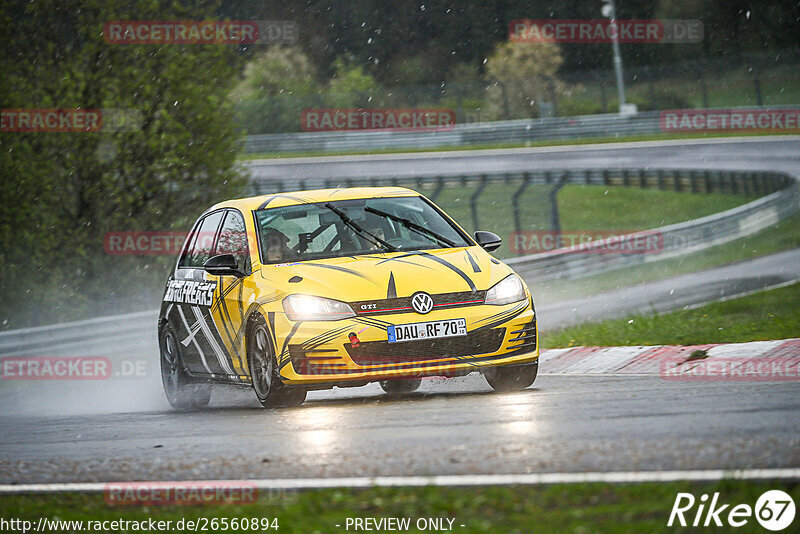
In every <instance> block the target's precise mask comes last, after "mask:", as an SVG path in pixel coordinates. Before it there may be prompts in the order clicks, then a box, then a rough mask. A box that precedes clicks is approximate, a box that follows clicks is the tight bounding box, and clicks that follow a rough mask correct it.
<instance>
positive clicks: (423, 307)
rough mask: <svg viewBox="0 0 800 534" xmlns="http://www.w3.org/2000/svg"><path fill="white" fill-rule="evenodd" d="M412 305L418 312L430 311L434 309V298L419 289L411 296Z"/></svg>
mask: <svg viewBox="0 0 800 534" xmlns="http://www.w3.org/2000/svg"><path fill="white" fill-rule="evenodd" d="M411 307H412V308H414V311H415V312H417V313H422V314H425V313H428V312H429V311H431V310H432V309H433V299H432V298H431V296H430V295H428V294H427V293H425V292H424V291H418V292H417V293H414V294H413V295H412V296H411Z"/></svg>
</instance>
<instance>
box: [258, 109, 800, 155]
mask: <svg viewBox="0 0 800 534" xmlns="http://www.w3.org/2000/svg"><path fill="white" fill-rule="evenodd" d="M773 108H774V106H773ZM780 108H781V109H800V106H780ZM727 109H736V108H727ZM739 109H765V110H766V109H770V108H769V107H763V108H757V107H753V106H751V107H747V108H739ZM660 115H661V112H660V111H646V112H641V113H636V114H633V115H619V114H616V113H609V114H602V115H579V116H574V117H548V118H541V119H520V120H511V121H498V122H478V123H472V124H457V125H456V126H454V127H453V128H452V129H448V130H439V131H427V132H426V131H414V132H409V131H395V130H371V131H335V132H304V133H284V134H263V135H250V136H247V137H246V138H245V141H244V151H245V152H246V153H248V154H257V153H274V152H344V151H352V150H380V149H407V148H436V147H444V146H468V145H482V144H496V143H525V142H528V141H530V142H535V141H544V140H558V139H578V138H593V137H626V136H632V135H649V134H657V133H662V130H661V126H660V124H659V118H660Z"/></svg>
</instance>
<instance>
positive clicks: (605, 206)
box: [422, 184, 752, 258]
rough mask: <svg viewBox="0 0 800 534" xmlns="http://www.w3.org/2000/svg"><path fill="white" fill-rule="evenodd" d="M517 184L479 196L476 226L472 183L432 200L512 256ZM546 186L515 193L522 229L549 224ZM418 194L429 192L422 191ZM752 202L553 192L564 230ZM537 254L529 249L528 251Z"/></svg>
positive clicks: (619, 190) (650, 223)
mask: <svg viewBox="0 0 800 534" xmlns="http://www.w3.org/2000/svg"><path fill="white" fill-rule="evenodd" d="M518 187H519V185H516V184H511V185H506V184H492V185H489V186H487V187H486V188H485V189H484V190H483V192H482V193H481V195H480V197H479V202H478V210H477V211H478V226H479V228H473V226H474V225H473V222H472V212H471V210H470V201H469V199H470V196H471V195H472V194H473V192H475V190H476V188H477V186H475V185H470V186H466V187H461V186H456V185H453V186H450V187H445V189H444V190H443V191H442V192H441V194H440V195H439V196H438V197H437V198H436V203H437V204H438V205H439V206H440V207H441V208H442V209H443V210H445V211H446V212H447V213H448V214H449V215H450V216H451V217H453V218H454V219H455V220H456V221H457V222H458V223H459V224H460V225H462V226H463V227H464V228H465V229H466V230H467V231H469V232H472V231H474V230H476V229H479V230H489V231H492V232H494V233H496V234H498V235H499V236H500V237H502V238H503V245H502V246H501V247H500V248H499V249H498V250H497V252H496V253H495V256H497V257H498V258H508V257H512V256H513V254H512V252H511V249H510V248H509V247H510V241H511V234H512V232H513V231H514V218H513V215H512V213H513V211H512V198H513V196H514V194H515V191H516V190H517V189H518ZM549 191H550V187H549V186H531V187H529V188H528V189H526V190H525V192H524V193H523V194H522V196H521V197H520V202H519V207H520V221H521V222H522V230H523V231H527V230H540V229H542V228H550V226H549V218H550V202H549V200H548V192H549ZM422 192H423V193H426V194H427V193H430V192H431V190H428V189H422ZM748 200H752V199H750V198H748V197H745V196H741V195H727V194H721V193H720V194H717V193H715V194H692V193H676V192H674V191H658V190H653V189H638V188H635V187H601V186H594V185H588V186H581V185H567V186H564V188H562V189H561V191H560V192H559V194H558V210H559V214H560V220H561V228H562V230H564V231H581V230H589V231H612V232H619V231H623V232H624V231H634V230H645V229H649V228H656V227H658V226H663V225H665V224H672V223H677V222H683V221H688V220H691V219H696V218H698V217H703V216H705V215H711V214H713V213H718V212H720V211H724V210H727V209H730V208H733V207H736V206H739V205H741V204H744V203H746V202H747V201H748ZM535 252H542V250H530V251H529V253H531V254H532V253H535Z"/></svg>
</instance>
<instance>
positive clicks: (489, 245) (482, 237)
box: [475, 230, 503, 252]
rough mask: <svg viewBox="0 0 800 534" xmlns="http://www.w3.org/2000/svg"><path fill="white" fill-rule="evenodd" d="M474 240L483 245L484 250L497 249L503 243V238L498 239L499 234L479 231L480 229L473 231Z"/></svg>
mask: <svg viewBox="0 0 800 534" xmlns="http://www.w3.org/2000/svg"><path fill="white" fill-rule="evenodd" d="M475 241H476V242H477V243H478V244H479V245H480V246H481V247H483V249H484V250H486V252H491V251H493V250H497V249H498V248H500V245H502V244H503V240H502V239H500V236H499V235H497V234H495V233H492V232H481V231H480V230H479V231H477V232H475Z"/></svg>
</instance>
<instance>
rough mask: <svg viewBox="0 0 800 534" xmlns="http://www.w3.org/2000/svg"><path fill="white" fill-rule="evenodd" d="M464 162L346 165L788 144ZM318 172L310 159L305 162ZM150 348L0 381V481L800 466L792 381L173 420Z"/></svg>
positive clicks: (614, 159)
mask: <svg viewBox="0 0 800 534" xmlns="http://www.w3.org/2000/svg"><path fill="white" fill-rule="evenodd" d="M474 157H475V156H470V155H464V154H460V155H459V154H456V155H447V156H446V157H443V158H437V157H436V156H424V157H420V158H417V160H419V161H417V160H415V161H414V162H413V163H410V164H408V163H403V162H402V161H401V162H399V163H398V161H397V160H392V161H386V162H383V163H376V162H374V161H368V162H360V163H359V162H357V163H353V162H348V163H347V165H350V168H349V170H348V171H347V172H350V173H353V172H355V171H356V170H358V169H357V167H358V166H362V165H367V166H368V167H371V168H372V169H373V170H374V171H375V172H371V173H370V175H373V176H374V175H376V172H378V171H380V169H381V168H385V169H389V171H387V172H400V170H403V169H409V165H410V166H411V167H412V168H416V167H415V166H416V165H425V168H426V169H430V172H432V173H438V172H442V171H441V169H438V168H437V165H447V166H452V165H456V166H457V167H458V166H460V168H462V169H463V168H465V167H469V168H470V170H472V171H476V172H477V171H479V170H484V169H485V165H490V166H491V165H494V166H505V167H504V168H510V167H516V166H518V165H527V166H534V165H535V166H547V165H552V166H555V167H563V166H573V167H579V166H582V165H583V164H585V166H587V167H589V166H590V167H599V166H609V165H612V166H613V165H615V164H616V165H620V166H641V165H652V166H665V167H666V166H687V167H702V166H706V165H707V166H709V167H710V168H739V169H756V168H772V169H776V170H785V171H789V172H792V173H794V174H797V172H798V169H799V168H800V141H798V140H797V139H793V140H781V141H763V140H759V141H748V142H742V143H733V144H731V143H725V144H720V145H716V144H713V145H711V144H699V143H698V144H695V145H691V146H688V147H687V146H683V147H680V148H678V147H675V146H659V147H655V148H652V147H651V148H619V149H610V148H609V149H607V148H603V149H592V150H583V149H581V150H578V151H570V150H569V149H566V148H559V149H557V150H555V149H554V150H548V151H541V153H537V152H536V151H533V150H532V151H529V153H524V154H521V155H520V156H515V155H510V156H508V157H506V156H501V155H498V154H493V155H485V156H479V160H475V159H466V158H474ZM383 158H384V159H385V158H386V157H383ZM362 159H367V160H368V158H365V157H362ZM444 160H446V162H445V163H441V164H437V163H436V162H437V161H444ZM281 165H285V164H281ZM302 165H305V164H302ZM302 165H301V166H300V167H297V169H301V168H304V167H302ZM352 165H356V167H353V166H352ZM478 167H480V168H478ZM325 168H328V167H326V166H321V165H319V164H318V163H315V164H314V168H312V169H310V170H308V169H306V171H304V172H322V171H323V170H324V169H325ZM329 168H330V171H329V172H339V168H338V167H337V165H331V166H330V167H329ZM264 169H265V168H264V167H259V171H257V172H261V171H264ZM268 170H269V172H273V171H274V169H271V170H270V169H268ZM284 170H285V168H284ZM417 170H419V169H417ZM264 172H267V171H264ZM292 172H294V171H292ZM298 172H299V171H298ZM799 270H800V252H797V251H794V252H787V253H783V254H779V255H773V256H770V257H768V258H763V259H760V260H753V262H749V263H740V264H736V265H733V266H728V267H726V268H725V269H721V270H712V271H706V272H704V273H696V274H692V275H683V276H680V277H676V278H674V279H671V280H668V281H659V282H652V283H649V284H644V285H642V286H638V287H637V288H635V289H621V290H617V291H616V292H607V293H605V294H604V295H601V296H596V297H591V298H588V299H581V300H579V301H571V302H560V303H559V302H551V303H541V302H540V303H538V310H539V317H540V321H541V323H542V324H543V325H546V326H548V327H552V326H555V325H560V324H568V323H570V322H574V321H575V320H576V317H580V318H582V319H586V318H592V319H598V318H601V317H610V316H615V315H620V314H626V313H632V312H647V311H649V310H652V309H671V308H675V307H681V306H685V305H689V304H693V303H697V302H702V301H704V300H709V299H712V298H719V297H721V296H724V295H730V294H736V293H741V292H742V291H746V290H748V289H755V288H757V287H763V286H767V285H773V284H774V283H780V282H781V281H785V280H790V279H797V278H798V277H800V273H799V272H798V271H799ZM687 327H688V328H691V325H687ZM150 345H154V343H151V342H150V341H147V340H145V341H143V342H142V344H141V345H137V347H139V348H136V349H130V350H127V349H126V348H125V347H113V348H111V347H110V348H109V351H121V352H125V355H127V356H129V357H136V358H142V359H145V360H147V361H148V362H149V366H148V375H147V376H146V377H143V378H139V379H129V380H111V381H106V382H105V383H102V384H101V383H91V384H90V383H85V382H84V383H75V382H73V383H69V384H64V383H53V382H49V383H42V382H26V383H13V384H11V383H9V382H7V381H6V382H4V383H3V384H0V388H2V391H0V406H1V407H2V410H0V428H2V429H3V430H4V431H3V432H2V433H0V483H13V482H17V483H22V482H56V481H105V480H170V479H198V478H224V479H234V478H273V477H274V478H290V477H317V476H323V477H325V476H353V475H422V474H425V475H434V474H474V473H527V472H553V471H567V472H568V471H615V470H638V469H641V470H660V469H700V468H756V467H796V466H799V465H800V431H798V428H800V383H798V382H769V383H768V382H738V383H733V382H704V383H698V382H675V381H665V380H662V379H660V378H658V377H617V376H610V375H609V376H594V377H579V376H546V375H545V376H540V378H539V379H538V380H537V382H536V383H535V384H534V386H533V387H532V388H530V389H528V390H526V391H523V392H518V393H510V394H493V393H490V392H489V391H490V390H489V387H488V386H487V385H486V383H485V382H484V381H483V379H482V377H480V376H478V375H470V376H467V377H462V378H456V379H450V380H440V379H429V380H426V381H425V382H424V384H423V388H422V390H421V391H420V392H418V393H416V394H413V395H410V396H407V397H404V398H401V399H387V398H386V397H384V396H383V395H382V394H381V392H380V389H379V388H378V387H377V385H375V384H371V385H369V386H366V387H364V388H357V389H337V390H333V391H330V392H328V391H325V392H313V393H311V394H310V395H309V400H308V401H307V403H306V404H305V405H303V406H302V407H299V408H293V409H284V410H274V411H265V410H263V409H261V408H260V407H258V405H257V403H256V402H255V400H254V398H253V396H252V393H251V392H250V391H246V390H242V391H238V390H231V391H225V392H224V394H222V393H221V394H219V395H216V397H215V399H214V401H213V404H212V408H211V409H208V410H204V411H201V412H195V413H174V412H170V411H169V410H168V409H167V408H166V402H165V401H164V399H163V396H162V394H161V391H160V385H159V379H158V375H157V372H155V371H157V368H156V365H155V363H154V362H156V361H157V354H155V353H154V352H155V351H154V350H146V349H145V350H143V349H141V347H147V346H150ZM130 351H135V352H136V351H138V352H137V353H132V352H130ZM151 352H153V354H150V353H151ZM542 371H543V372H544V373H546V369H543V370H542Z"/></svg>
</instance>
